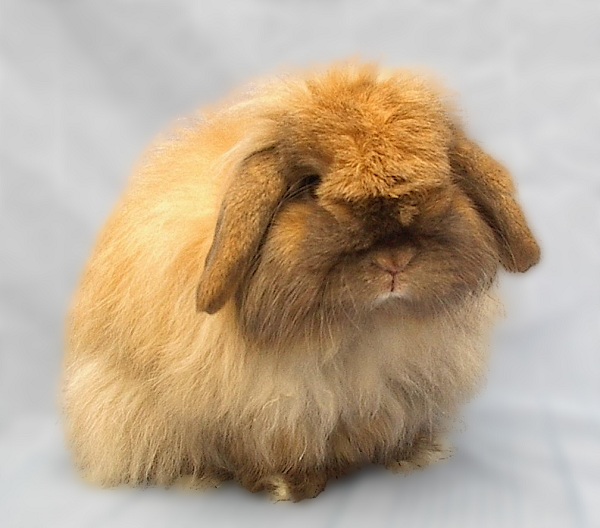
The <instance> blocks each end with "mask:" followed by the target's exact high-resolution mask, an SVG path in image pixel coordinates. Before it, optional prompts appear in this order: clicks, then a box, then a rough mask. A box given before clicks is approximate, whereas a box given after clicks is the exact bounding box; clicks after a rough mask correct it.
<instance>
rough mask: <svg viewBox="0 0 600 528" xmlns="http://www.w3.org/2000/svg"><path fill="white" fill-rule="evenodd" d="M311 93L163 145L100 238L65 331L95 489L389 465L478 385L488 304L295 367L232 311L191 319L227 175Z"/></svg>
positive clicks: (298, 90) (262, 98)
mask: <svg viewBox="0 0 600 528" xmlns="http://www.w3.org/2000/svg"><path fill="white" fill-rule="evenodd" d="M343 71H345V72H346V73H344V75H367V76H368V75H377V73H376V70H374V69H373V70H369V69H367V70H365V69H364V68H363V69H360V68H357V69H356V72H353V70H352V69H350V70H348V69H345V70H343ZM348 71H350V73H348ZM305 91H306V89H305V87H304V84H303V82H302V81H301V80H297V79H284V80H279V81H277V82H276V83H274V84H271V85H267V86H266V87H262V88H260V89H259V90H257V91H255V92H254V93H251V94H249V95H246V96H245V97H243V98H241V99H240V100H238V101H236V102H234V103H233V104H231V105H230V106H228V107H225V108H219V109H216V110H215V111H213V112H212V113H208V115H207V117H206V118H205V119H204V120H203V121H202V122H200V123H199V124H197V125H191V126H186V127H183V128H182V129H180V130H178V131H176V132H175V133H174V134H172V135H171V137H170V138H168V139H166V140H162V141H161V142H159V144H158V145H157V146H155V147H154V148H153V149H151V151H150V152H149V154H148V155H147V156H146V157H145V160H144V161H143V163H142V164H141V165H140V166H139V167H138V169H137V171H136V173H135V175H134V177H133V178H132V181H131V184H130V187H129V189H128V191H127V192H126V193H125V196H124V198H123V199H122V201H121V202H120V203H119V205H118V207H117V208H116V210H115V212H114V213H113V215H112V217H111V218H110V220H109V222H108V224H107V225H106V227H105V229H104V230H103V232H102V233H101V236H100V238H99V240H98V243H97V245H96V248H95V250H94V253H93V256H92V258H91V260H90V261H89V263H88V265H87V268H86V270H85V272H84V275H83V279H82V281H81V284H80V287H79V289H78V291H77V294H76V296H75V299H74V304H73V308H72V311H71V314H70V318H69V323H68V325H69V327H68V350H67V354H66V360H65V378H64V392H63V403H64V409H65V416H66V428H67V436H68V439H69V442H70V444H71V446H72V449H73V452H74V455H75V459H76V462H77V465H78V466H79V467H80V468H81V470H82V471H83V473H84V475H85V476H86V478H87V479H89V480H90V481H92V482H95V483H99V484H101V485H117V484H122V483H126V484H145V483H156V484H161V485H168V484H171V483H173V482H174V481H175V480H176V479H177V478H178V477H180V476H182V475H192V476H194V477H196V478H197V479H198V480H200V481H202V480H203V479H205V480H207V481H210V482H215V481H218V480H219V478H226V477H225V476H223V475H228V476H230V477H231V476H233V477H234V478H237V479H239V480H240V481H241V482H242V483H245V484H246V485H248V486H250V487H251V486H252V483H253V482H254V483H255V482H259V481H260V479H261V478H268V477H276V476H277V475H282V474H288V473H290V474H292V473H302V472H306V473H309V472H310V471H312V470H313V469H315V468H321V469H323V470H329V469H331V468H334V469H335V468H340V469H343V468H347V467H354V466H357V465H360V464H362V463H365V462H369V461H382V462H385V461H386V460H388V459H389V458H390V457H393V456H394V453H395V452H396V450H397V449H398V446H399V445H402V444H403V442H404V443H405V442H410V440H411V439H412V438H414V436H415V435H416V434H418V433H419V431H422V430H423V429H426V430H427V431H428V432H429V434H433V431H438V430H442V429H444V428H445V427H446V426H447V425H448V424H449V423H450V422H451V421H452V419H453V417H455V416H456V413H457V410H458V407H459V405H460V404H461V403H463V402H464V401H465V400H466V399H468V397H469V396H471V395H472V393H473V391H474V390H475V389H476V388H477V387H478V385H479V382H480V380H481V378H482V375H483V371H484V366H485V363H486V357H485V356H486V353H485V349H486V340H487V337H488V330H489V328H490V326H491V323H492V321H493V320H494V319H495V317H496V315H497V313H498V303H497V301H496V300H495V297H494V295H493V293H491V292H489V291H487V292H483V293H481V294H479V295H473V296H472V297H471V298H470V299H468V301H466V302H464V303H463V304H462V305H461V306H455V307H454V308H453V309H452V310H449V311H447V312H442V313H439V314H438V316H437V317H436V318H433V319H429V320H428V321H427V322H426V323H425V322H423V323H420V322H419V321H418V320H406V321H396V320H392V314H388V313H386V312H385V311H384V310H383V311H382V310H379V311H377V312H376V314H377V316H376V317H372V318H369V317H366V318H365V320H364V321H362V323H361V325H360V328H354V327H352V326H347V327H344V328H343V329H340V328H335V327H331V328H327V329H325V330H324V334H323V335H322V336H320V337H319V338H318V339H317V341H315V338H314V336H313V337H307V338H306V339H304V340H303V339H299V341H298V342H297V343H295V344H294V345H293V346H292V348H291V349H288V350H286V351H285V353H281V351H278V350H276V348H277V347H276V345H274V350H264V349H259V348H258V347H255V346H253V345H252V344H251V343H249V342H248V340H246V339H245V338H244V336H243V335H242V334H241V331H240V328H239V326H238V323H237V319H236V317H237V315H236V311H235V308H234V305H233V303H232V302H228V303H226V304H225V306H224V307H223V309H221V310H220V311H218V312H217V313H216V314H214V315H207V314H205V313H202V314H199V313H197V312H196V310H195V309H194V305H195V291H196V285H197V284H198V281H199V278H200V275H201V273H202V267H203V266H202V265H203V262H204V259H205V256H206V254H207V252H208V250H209V246H210V244H211V239H212V234H213V232H214V229H215V223H216V217H217V213H218V208H219V204H220V202H221V199H222V197H223V194H224V192H225V189H226V187H227V183H228V178H229V174H230V173H231V167H232V166H235V164H237V163H239V161H240V160H242V159H244V158H245V157H246V156H247V155H248V154H249V153H251V152H253V151H256V150H258V149H260V148H265V147H268V146H269V145H270V143H271V142H272V140H273V138H272V128H273V127H272V124H273V123H274V122H276V121H277V119H278V116H279V115H281V113H282V112H283V111H284V110H285V109H286V108H289V104H290V98H293V97H299V96H302V94H303V93H304V92H305ZM299 94H300V95H299ZM374 313H375V312H374ZM219 475H221V477H220V476H219Z"/></svg>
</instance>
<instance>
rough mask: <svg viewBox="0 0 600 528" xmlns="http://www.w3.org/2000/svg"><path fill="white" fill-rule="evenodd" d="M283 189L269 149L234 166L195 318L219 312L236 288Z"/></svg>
mask: <svg viewBox="0 0 600 528" xmlns="http://www.w3.org/2000/svg"><path fill="white" fill-rule="evenodd" d="M286 189H287V184H286V180H285V177H284V175H283V174H282V171H281V170H280V167H279V162H278V158H277V155H276V152H275V149H274V148H268V149H264V150H260V151H257V152H254V153H253V154H250V155H249V156H248V157H247V158H246V159H244V160H243V161H242V162H241V163H240V164H239V166H238V167H237V169H236V173H235V174H234V175H233V177H232V179H231V184H230V186H229V189H228V190H227V193H226V194H225V198H224V200H223V203H222V204H221V210H220V212H219V217H218V219H217V226H216V228H215V234H214V237H213V242H212V246H211V248H210V250H209V252H208V256H207V257H206V262H205V264H204V272H203V273H202V276H201V277H200V283H199V284H198V289H197V291H196V308H197V309H198V311H199V312H208V313H210V314H212V313H214V312H216V311H218V310H219V309H220V308H221V307H222V306H223V304H225V301H227V299H228V298H229V297H230V296H231V295H232V294H233V293H234V292H235V290H236V289H237V287H238V286H239V285H240V283H241V281H242V280H243V279H244V277H245V275H246V272H247V271H248V268H249V267H250V264H251V262H252V258H253V257H254V255H255V254H256V252H257V250H258V247H259V245H260V242H261V240H262V238H263V236H264V234H265V232H266V231H267V228H268V226H269V223H270V221H271V219H272V218H273V214H274V213H275V210H276V208H277V206H278V205H279V203H280V202H281V200H282V198H283V195H284V194H285V192H286Z"/></svg>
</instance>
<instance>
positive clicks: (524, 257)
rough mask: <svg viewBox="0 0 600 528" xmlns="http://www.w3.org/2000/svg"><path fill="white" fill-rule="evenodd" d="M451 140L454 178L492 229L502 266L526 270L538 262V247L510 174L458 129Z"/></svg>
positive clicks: (514, 270) (514, 269)
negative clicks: (518, 201) (452, 140)
mask: <svg viewBox="0 0 600 528" xmlns="http://www.w3.org/2000/svg"><path fill="white" fill-rule="evenodd" d="M454 139H455V141H454V144H453V146H452V147H450V163H451V165H452V170H453V174H454V177H455V178H456V179H457V182H458V184H459V186H460V187H461V188H462V190H463V191H464V192H465V193H466V194H467V195H468V196H469V198H470V199H471V200H472V201H473V202H474V204H475V206H476V207H477V208H478V209H479V212H480V213H481V215H482V216H483V217H484V218H485V219H486V221H487V222H488V224H489V225H490V226H491V227H492V229H493V230H494V234H495V236H496V240H497V242H498V247H499V249H500V261H501V263H502V266H504V268H505V269H507V270H508V271H513V272H517V271H518V272H524V271H527V270H528V269H529V268H530V267H531V266H533V265H535V264H537V263H538V261H539V260H540V248H539V246H538V244H537V242H536V240H535V238H534V236H533V234H532V233H531V230H530V229H529V226H528V225H527V221H526V220H525V215H524V214H523V211H522V209H521V207H520V206H519V204H518V203H517V200H516V190H515V186H514V184H513V181H512V178H511V177H510V174H509V173H508V171H507V170H506V169H505V168H504V167H503V166H502V165H501V164H500V163H498V162H497V161H496V160H495V159H494V158H492V157H491V156H490V155H489V154H487V153H486V152H484V151H483V150H482V149H481V147H479V145H477V144H476V143H475V142H474V141H471V140H470V139H469V138H467V137H466V136H465V134H464V133H463V132H462V131H461V130H456V132H455V138H454Z"/></svg>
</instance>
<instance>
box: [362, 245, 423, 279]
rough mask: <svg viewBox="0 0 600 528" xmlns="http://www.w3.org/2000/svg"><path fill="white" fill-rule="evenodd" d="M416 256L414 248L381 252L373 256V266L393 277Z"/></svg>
mask: <svg viewBox="0 0 600 528" xmlns="http://www.w3.org/2000/svg"><path fill="white" fill-rule="evenodd" d="M414 256H415V250H414V249H413V248H404V249H390V250H385V251H380V252H378V253H376V254H375V255H374V256H373V259H372V260H373V264H375V266H377V267H378V268H379V269H381V270H383V271H387V272H388V273H390V274H391V275H397V274H398V273H400V272H401V271H403V270H404V269H406V266H408V264H409V263H410V261H411V260H412V259H413V257H414Z"/></svg>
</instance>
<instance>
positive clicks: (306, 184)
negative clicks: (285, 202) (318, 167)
mask: <svg viewBox="0 0 600 528" xmlns="http://www.w3.org/2000/svg"><path fill="white" fill-rule="evenodd" d="M320 183H321V178H320V177H319V175H318V174H309V175H308V176H305V177H304V178H302V179H301V180H300V181H299V182H298V184H297V185H296V186H295V188H294V190H293V191H292V196H293V197H297V196H311V197H313V198H316V196H317V187H318V186H319V184H320Z"/></svg>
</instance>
